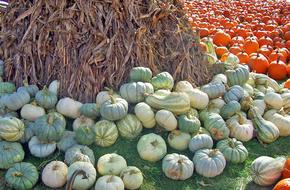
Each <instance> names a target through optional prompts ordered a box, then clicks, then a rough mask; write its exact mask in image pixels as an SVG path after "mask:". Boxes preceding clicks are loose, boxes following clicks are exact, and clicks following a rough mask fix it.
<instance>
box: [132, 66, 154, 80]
mask: <svg viewBox="0 0 290 190" xmlns="http://www.w3.org/2000/svg"><path fill="white" fill-rule="evenodd" d="M129 76H130V81H133V82H150V80H151V78H152V71H151V70H150V69H149V68H147V67H134V68H132V69H131V70H130V74H129Z"/></svg>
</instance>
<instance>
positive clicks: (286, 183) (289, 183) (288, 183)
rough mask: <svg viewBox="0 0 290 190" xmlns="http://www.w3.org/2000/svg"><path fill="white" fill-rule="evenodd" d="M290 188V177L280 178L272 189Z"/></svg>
mask: <svg viewBox="0 0 290 190" xmlns="http://www.w3.org/2000/svg"><path fill="white" fill-rule="evenodd" d="M289 189H290V178H287V179H282V180H281V181H279V182H278V183H277V184H276V185H275V187H274V189H273V190H289Z"/></svg>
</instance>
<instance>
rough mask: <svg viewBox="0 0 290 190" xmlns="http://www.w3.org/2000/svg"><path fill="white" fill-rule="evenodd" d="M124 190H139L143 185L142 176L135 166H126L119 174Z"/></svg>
mask: <svg viewBox="0 0 290 190" xmlns="http://www.w3.org/2000/svg"><path fill="white" fill-rule="evenodd" d="M120 178H121V179H122V180H123V182H124V185H125V188H126V189H129V190H135V189H139V188H140V187H141V185H142V183H143V174H142V172H141V171H140V170H139V168H137V167H135V166H128V167H126V168H124V169H123V170H122V172H121V174H120Z"/></svg>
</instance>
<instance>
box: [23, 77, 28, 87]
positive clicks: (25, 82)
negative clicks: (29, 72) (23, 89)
mask: <svg viewBox="0 0 290 190" xmlns="http://www.w3.org/2000/svg"><path fill="white" fill-rule="evenodd" d="M23 85H24V86H28V80H27V77H25V79H24V80H23Z"/></svg>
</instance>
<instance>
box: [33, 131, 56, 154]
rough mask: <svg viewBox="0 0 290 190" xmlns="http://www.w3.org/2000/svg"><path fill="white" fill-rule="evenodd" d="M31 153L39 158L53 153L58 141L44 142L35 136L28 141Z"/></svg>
mask: <svg viewBox="0 0 290 190" xmlns="http://www.w3.org/2000/svg"><path fill="white" fill-rule="evenodd" d="M28 148H29V151H30V153H31V154H32V155H33V156H35V157H38V158H45V157H47V156H49V155H51V154H52V153H53V152H54V151H55V149H56V143H54V142H53V143H44V142H41V141H39V139H38V138H37V137H36V136H34V137H32V138H31V139H30V141H29V143H28Z"/></svg>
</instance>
